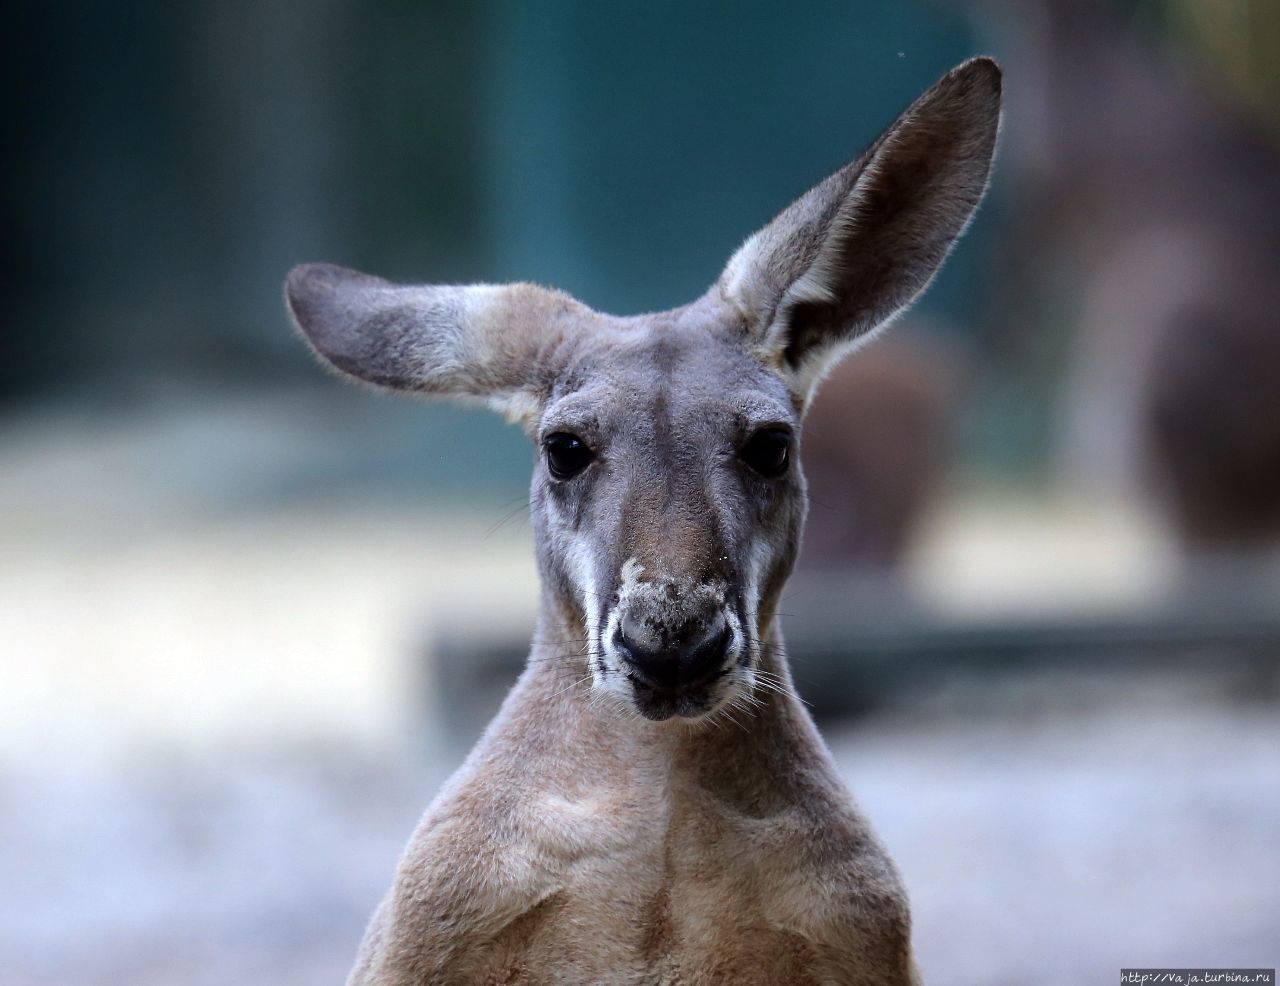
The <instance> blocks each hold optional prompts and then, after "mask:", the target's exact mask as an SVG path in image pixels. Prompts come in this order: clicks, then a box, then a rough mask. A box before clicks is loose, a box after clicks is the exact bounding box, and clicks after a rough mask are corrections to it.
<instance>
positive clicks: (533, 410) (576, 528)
mask: <svg viewBox="0 0 1280 986" xmlns="http://www.w3.org/2000/svg"><path fill="white" fill-rule="evenodd" d="M999 113H1000V72H999V69H998V68H997V67H996V66H995V64H994V63H993V62H992V61H990V60H989V59H983V58H978V59H974V60H973V61H970V62H966V63H965V64H964V65H961V66H960V67H958V68H956V69H953V70H952V71H951V72H950V73H948V74H947V75H946V76H944V77H943V78H942V79H941V80H940V81H939V82H938V83H937V84H936V85H935V86H933V88H931V89H930V90H929V91H928V92H926V93H925V94H924V95H923V96H921V97H920V98H919V99H918V100H916V102H915V103H914V104H912V106H911V107H909V108H908V109H907V110H906V112H904V113H903V114H902V115H901V116H900V117H899V118H898V119H897V120H896V121H895V122H894V123H893V124H892V125H891V126H890V127H889V129H888V130H886V131H885V132H884V133H883V134H882V135H881V136H880V137H879V138H878V139H877V140H876V141H875V142H874V143H873V144H872V145H871V147H870V148H869V149H868V150H867V151H866V152H865V153H864V154H863V155H861V156H860V157H858V158H857V159H856V160H854V161H852V162H851V163H850V164H848V165H846V166H845V167H844V168H842V169H840V170H839V171H837V172H836V173H835V174H833V175H831V176H830V177H829V178H827V179H826V180H825V181H823V182H822V183H820V184H819V185H817V186H816V187H814V188H813V189H811V190H810V191H809V192H808V193H806V194H805V195H803V196H802V197H801V198H800V199H798V200H797V201H796V202H795V203H794V204H793V205H791V206H790V207H789V208H788V209H786V210H785V211H783V212H782V213H781V214H780V215H779V216H778V217H777V218H776V219H774V220H773V222H771V223H770V224H769V225H767V226H766V227H764V228H763V229H762V230H760V231H759V232H758V233H756V234H755V235H754V236H752V237H751V238H749V239H748V240H747V241H746V243H744V244H743V246H742V247H741V248H740V249H739V250H738V252H737V253H736V254H734V256H733V257H732V258H731V259H730V261H729V263H728V266H727V267H726V268H725V270H724V273H723V274H722V275H721V277H720V279H719V280H718V281H717V282H716V283H715V284H714V285H713V286H712V288H711V289H710V290H709V291H708V292H707V293H706V295H704V296H703V297H702V298H701V299H699V300H698V301H696V302H694V303H693V304H691V305H688V306H686V307H683V308H679V309H675V310H673V311H670V312H663V313H659V314H656V315H645V316H639V317H635V318H616V317H612V316H608V315H602V314H599V313H596V312H593V311H592V310H591V309H589V308H587V307H586V306H585V305H582V304H580V303H579V302H577V301H574V300H573V299H572V298H569V297H568V296H566V295H563V294H560V293H558V292H555V291H550V290H547V289H545V288H540V287H536V286H534V285H528V284H519V285H507V286H492V285H474V286H431V285H424V286H399V285H395V284H391V283H389V282H387V281H384V280H381V279H380V278H376V277H370V276H369V275H366V274H360V273H357V272H355V271H351V270H346V269H343V268H341V267H334V266H332V265H328V264H309V265H305V266H302V267H299V268H296V269H295V270H294V271H293V272H292V273H291V274H290V275H289V279H288V281H287V283H286V291H285V293H286V300H287V302H288V305H289V310H290V312H291V313H292V315H293V318H294V321H295V322H296V324H297V325H298V327H299V329H300V330H301V331H302V333H303V335H304V336H305V337H306V339H307V341H308V342H309V343H310V344H311V345H312V347H313V348H314V349H315V351H316V352H317V353H318V354H319V355H320V356H321V357H322V358H323V359H324V360H326V361H327V362H328V363H330V364H331V365H333V366H334V367H336V368H337V369H339V370H341V371H342V372H344V373H346V374H349V375H351V376H354V377H357V378H359V379H361V380H364V381H366V382H369V383H373V384H375V385H378V386H382V387H388V388H392V389H396V390H406V391H411V392H417V393H422V394H432V395H449V396H455V397H461V398H466V399H473V400H482V401H485V402H487V403H489V404H490V405H492V406H494V407H497V408H498V409H500V410H502V411H504V412H505V413H506V414H507V415H508V417H509V418H511V419H512V420H513V421H518V422H519V423H520V424H521V425H522V426H523V427H524V429H525V431H526V432H527V433H528V435H529V436H530V438H531V439H532V440H533V442H534V443H535V445H536V446H537V450H538V456H537V464H536V467H535V471H534V478H533V490H532V503H533V518H534V524H535V528H536V532H537V539H538V561H539V566H540V568H541V571H542V575H543V578H544V582H545V586H546V590H547V592H548V593H550V595H551V597H552V599H553V601H554V602H555V603H556V604H557V605H556V606H555V608H554V612H555V613H556V618H557V619H559V617H560V616H562V615H563V616H564V617H565V619H566V620H567V623H568V625H552V621H551V620H549V619H548V620H545V621H544V625H543V626H541V627H540V628H539V633H540V634H541V636H542V638H543V642H544V643H547V644H551V645H561V646H558V648H557V652H558V653H560V654H561V655H562V656H563V660H564V662H565V663H566V665H567V666H569V670H570V672H571V673H574V672H586V673H584V674H581V675H580V676H579V679H577V680H587V679H588V678H589V679H590V680H591V682H592V684H593V687H594V688H595V689H596V690H597V691H599V692H601V693H604V694H607V695H610V696H613V697H615V698H617V699H620V700H622V701H623V703H624V704H625V706H626V707H628V708H632V709H634V710H635V711H636V712H638V713H639V714H640V715H642V716H644V717H646V718H648V719H654V720H661V719H669V718H671V717H673V716H675V717H683V718H688V719H694V718H698V717H703V716H706V715H707V714H708V713H710V712H713V711H715V710H716V709H718V708H721V707H723V706H725V704H726V703H729V702H732V701H735V700H737V699H743V700H747V699H749V698H750V695H751V692H752V691H753V689H754V688H755V687H756V686H757V675H758V674H759V672H760V668H759V657H760V651H761V647H762V643H761V639H762V637H765V635H766V628H767V627H768V625H769V623H770V621H771V619H772V617H773V615H774V608H775V603H776V600H777V596H778V592H779V590H780V588H781V586H782V583H783V581H784V580H785V578H786V576H787V574H788V573H789V572H790V570H791V566H792V563H793V561H794V559H795V554H796V546H797V544H798V543H799V538H800V529H801V525H802V523H803V520H804V504H805V496H804V479H803V477H802V476H801V474H800V468H799V462H798V455H797V453H798V451H799V427H800V419H801V417H802V416H803V412H804V409H805V408H806V407H807V406H808V403H809V401H810V399H811V397H812V395H813V393H814V390H815V388H816V386H817V384H818V382H819V381H820V380H821V378H822V375H823V374H824V372H825V371H826V370H827V369H828V368H829V367H830V366H831V365H832V364H833V363H834V362H835V361H836V360H837V359H839V358H840V357H841V356H843V355H844V354H846V353H848V352H850V351H851V350H852V349H854V348H855V347H856V346H858V345H860V344H861V343H863V342H864V341H865V340H867V339H868V338H870V337H871V336H872V335H873V334H874V333H875V332H876V331H877V329H879V328H880V327H882V326H884V325H885V324H887V323H888V322H889V321H890V320H892V318H893V317H894V316H895V315H896V314H897V313H899V312H900V311H902V310H903V309H904V308H905V307H906V306H907V305H909V304H910V303H911V302H912V301H913V300H914V299H915V298H916V297H917V296H918V295H919V294H920V293H921V292H922V291H923V290H924V289H925V287H926V286H927V285H928V283H929V281H930V280H931V279H932V277H933V275H934V273H935V272H936V271H937V269H938V267H939V265H940V264H941V263H942V261H943V260H944V259H945V257H946V255H947V253H948V251H949V250H950V249H951V247H952V245H953V244H954V242H955V240H956V238H957V237H958V236H959V235H960V234H961V232H962V231H963V230H964V227H965V226H966V224H967V223H968V221H969V219H970V217H971V216H972V214H973V211H974V210H975V209H976V207H977V204H978V202H979V200H980V199H981V197H982V194H983V192H984V190H985V188H986V183H987V176H988V172H989V170H990V166H991V159H992V155H993V153H994V150H995V143H996V136H997V132H998V128H999Z"/></svg>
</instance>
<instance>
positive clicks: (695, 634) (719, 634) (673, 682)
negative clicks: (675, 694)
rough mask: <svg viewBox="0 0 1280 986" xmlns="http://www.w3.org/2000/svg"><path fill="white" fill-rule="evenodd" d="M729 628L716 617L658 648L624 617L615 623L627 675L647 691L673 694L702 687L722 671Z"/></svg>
mask: <svg viewBox="0 0 1280 986" xmlns="http://www.w3.org/2000/svg"><path fill="white" fill-rule="evenodd" d="M729 638H730V633H729V625H728V624H727V623H726V622H725V619H724V617H723V616H722V615H720V614H717V615H716V617H715V619H714V620H712V621H711V625H710V626H709V627H706V626H705V625H691V626H689V627H686V628H685V630H684V631H683V632H681V633H678V634H673V635H669V636H668V637H667V640H666V641H665V642H666V643H668V644H669V646H661V645H659V644H657V642H656V641H651V635H650V634H647V633H645V632H644V630H643V628H642V627H641V626H637V625H636V623H635V622H634V621H632V620H630V619H629V618H628V617H627V616H626V615H624V616H623V617H622V619H621V620H620V621H619V622H618V634H617V641H616V644H617V648H618V651H619V652H620V655H621V657H622V659H623V660H624V661H626V663H627V666H628V671H629V672H630V673H631V675H632V676H633V677H635V678H636V679H638V680H639V681H640V682H641V683H642V684H645V685H648V686H649V687H650V688H661V689H666V690H671V691H675V690H677V689H680V688H687V687H690V686H693V685H701V684H704V683H705V682H707V681H710V680H711V679H712V678H714V677H715V676H716V675H717V674H718V673H719V672H720V671H721V669H722V668H723V667H724V658H725V654H726V653H727V652H728V650H729Z"/></svg>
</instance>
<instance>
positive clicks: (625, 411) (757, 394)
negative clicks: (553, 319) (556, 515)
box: [544, 321, 796, 428]
mask: <svg viewBox="0 0 1280 986" xmlns="http://www.w3.org/2000/svg"><path fill="white" fill-rule="evenodd" d="M658 415H660V416H661V417H663V418H665V419H666V420H668V421H669V422H670V423H672V424H676V423H678V422H681V421H688V422H691V423H699V424H701V423H706V424H713V423H723V424H726V425H733V424H738V425H741V426H750V425H753V424H764V423H788V424H789V423H792V422H793V420H794V419H795V417H796V411H795V407H794V405H793V404H792V401H791V399H790V397H789V395H788V392H787V388H786V386H785V385H784V384H783V383H782V381H781V380H780V379H779V378H778V377H777V376H776V375H775V374H773V373H770V372H769V371H768V370H767V369H765V367H764V366H762V365H761V364H760V362H759V361H757V360H756V359H755V358H754V357H752V356H751V355H749V354H748V353H747V352H746V351H745V349H744V348H743V347H742V346H740V345H737V344H736V343H735V342H733V341H726V340H725V339H724V338H722V337H721V336H720V334H718V333H715V332H712V331H709V330H708V329H707V328H705V327H703V326H700V325H697V324H696V323H695V324H693V325H689V324H681V323H679V322H668V321H662V322H655V323H645V322H641V323H639V324H635V325H630V324H624V325H622V326H620V327H618V328H614V329H612V331H605V332H600V333H598V334H596V335H595V336H594V337H593V338H592V339H591V341H590V343H589V344H588V345H586V346H584V347H582V348H581V350H580V351H579V353H578V354H577V356H576V358H575V359H574V360H572V361H571V364H570V366H569V367H567V368H566V371H565V373H564V374H563V375H562V377H561V380H560V381H559V383H558V385H557V387H556V390H555V393H553V395H552V399H551V401H550V402H549V404H548V406H547V411H546V415H545V418H544V420H545V421H546V422H548V423H550V424H552V425H558V424H565V423H574V424H575V425H577V426H580V427H592V426H594V427H597V428H610V427H617V426H618V425H619V424H620V423H622V422H624V421H627V420H631V419H635V418H641V419H652V418H653V417H655V416H658Z"/></svg>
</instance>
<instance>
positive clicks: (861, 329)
mask: <svg viewBox="0 0 1280 986" xmlns="http://www.w3.org/2000/svg"><path fill="white" fill-rule="evenodd" d="M999 124H1000V68H999V66H997V65H996V63H995V62H994V61H992V60H991V59H990V58H975V59H972V60H971V61H968V62H965V63H964V64H963V65H960V66H958V67H957V68H954V69H952V70H951V71H950V72H948V73H947V74H946V75H945V76H943V78H942V79H940V80H939V81H938V82H937V83H936V84H935V85H934V86H933V88H931V89H930V90H929V91H928V92H926V93H925V94H924V95H923V96H921V97H920V98H919V99H917V100H916V101H915V102H914V103H913V104H912V105H911V107H910V108H909V109H908V110H907V111H906V112H905V113H903V114H902V115H901V116H900V117H898V119H897V120H896V121H894V123H893V125H892V126H890V127H889V129H888V130H886V131H885V132H884V133H883V134H882V135H881V136H880V137H879V138H878V139H877V140H876V141H875V143H874V144H872V145H871V147H870V148H869V149H868V150H867V151H866V152H865V153H864V154H863V155H862V156H861V157H859V158H858V159H857V160H855V161H853V162H851V163H850V164H848V165H846V166H845V167H844V168H842V169H841V170H839V171H837V172H836V173H835V174H833V175H831V176H830V177H829V178H828V179H827V180H826V181H824V182H822V184H820V185H818V186H817V187H815V188H813V189H811V190H810V191H809V192H808V193H807V194H805V195H804V196H802V197H801V198H800V199H799V200H797V201H796V202H795V203H794V204H792V205H791V206H790V207H789V208H787V209H786V210H785V211H784V212H782V214H781V215H779V216H778V217H777V218H776V219H774V220H773V222H771V223H770V224H769V225H768V226H766V227H765V228H764V229H762V230H760V231H759V232H758V233H756V234H755V235H754V236H752V237H751V238H750V239H749V240H747V242H746V243H744V244H743V246H742V247H741V249H739V250H738V252H737V253H736V254H735V255H734V256H733V258H732V259H731V260H730V261H729V264H728V266H727V267H726V268H725V271H724V274H723V275H722V276H721V278H720V281H719V283H718V285H717V287H718V289H719V292H720V294H721V296H722V297H723V298H724V299H725V300H726V301H728V302H729V303H730V304H732V305H733V306H734V307H736V308H737V309H738V310H739V311H740V312H741V313H742V315H743V316H744V318H745V320H746V324H747V334H748V345H749V346H750V347H751V348H752V350H753V351H754V352H756V353H757V355H758V356H759V357H760V358H761V359H762V360H763V361H764V362H765V363H766V364H767V365H770V366H772V367H774V368H775V369H777V370H778V371H779V372H781V373H782V374H783V376H784V377H785V378H786V379H787V381H788V384H789V386H790V387H791V390H792V392H793V393H794V394H795V395H796V396H797V398H798V399H799V400H800V402H801V403H802V404H807V402H808V400H809V399H810V397H812V394H813V391H814V389H815V388H816V386H817V383H818V381H819V380H820V379H821V378H822V375H823V373H824V372H825V371H826V370H827V369H829V368H830V367H831V366H832V365H833V364H834V363H835V362H836V361H837V360H838V359H839V358H840V356H842V355H844V354H845V353H847V352H848V351H849V350H850V349H852V348H853V347H854V346H855V345H856V344H857V343H859V342H861V341H862V340H864V339H866V338H868V337H869V335H870V334H871V333H872V332H873V331H874V330H875V329H877V328H879V327H880V326H882V325H884V324H885V323H887V322H888V321H889V320H890V319H892V318H893V317H894V316H895V315H897V314H898V313H899V312H901V311H902V310H903V309H904V308H906V307H907V306H908V305H909V304H911V302H912V301H914V300H915V299H916V298H917V297H918V296H919V295H920V294H921V292H923V291H924V289H925V288H926V287H928V285H929V282H930V281H931V280H932V279H933V276H934V274H936V273H937V271H938V268H939V267H940V266H941V265H942V262H943V261H944V260H945V259H946V256H947V254H948V252H949V251H950V250H951V247H952V245H953V244H954V243H955V241H956V239H957V238H958V237H959V236H960V234H961V233H962V232H963V231H964V229H965V227H966V226H967V225H968V223H969V220H970V218H971V217H972V216H973V213H974V210H975V209H976V208H977V206H978V203H979V201H981V199H982V195H983V193H984V192H985V191H986V187H987V178H988V175H989V174H990V171H991V161H992V157H993V156H994V154H995V146H996V137H997V133H998V131H999Z"/></svg>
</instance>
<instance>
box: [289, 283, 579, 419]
mask: <svg viewBox="0 0 1280 986" xmlns="http://www.w3.org/2000/svg"><path fill="white" fill-rule="evenodd" d="M285 302H286V304H287V306H288V308H289V313H290V315H291V316H292V318H293V321H294V324H295V325H296V326H297V328H298V330H299V332H300V333H301V335H302V337H303V338H304V339H305V340H306V341H307V343H308V344H309V345H310V346H311V348H312V350H313V351H314V352H315V353H316V354H317V355H318V356H319V357H320V358H321V359H322V360H323V361H324V362H325V363H326V364H328V365H329V366H332V367H333V368H335V369H337V370H338V371H340V372H341V373H343V374H344V375H346V376H350V377H354V378H355V379H357V380H360V381H363V382H365V383H369V384H373V385H374V386H377V387H383V388H387V389H391V390H401V391H410V392H414V393H420V394H426V395H441V396H451V397H462V398H474V399H479V400H483V401H484V402H486V403H488V404H490V405H493V406H495V407H496V408H498V409H499V410H501V411H503V412H504V413H506V414H507V416H508V417H509V418H512V419H513V420H519V421H524V420H525V419H527V418H528V417H529V416H530V415H532V414H533V413H534V411H535V409H536V407H537V406H538V404H539V403H540V401H541V400H542V399H543V398H544V397H545V393H544V391H545V388H546V387H547V386H549V383H550V381H551V379H552V378H553V376H554V371H555V367H556V366H557V365H558V363H557V360H560V359H562V358H563V353H564V349H565V345H566V341H567V339H568V338H569V337H570V336H571V335H572V334H573V333H574V332H575V330H576V327H577V325H578V323H579V322H580V321H581V320H582V319H583V317H584V316H589V315H590V312H589V309H587V308H586V306H585V305H582V304H580V303H579V302H577V301H575V300H574V299H573V298H570V297H569V296H568V295H565V294H561V293H559V292H557V291H552V290H549V289H547V288H543V287H539V286H538V285H535V284H507V285H492V284H474V285H430V284H428V285H400V284H393V283H392V282H390V281H386V280H383V279H382V278H380V277H374V276H372V275H370V274H362V273H360V272H359V271H355V270H350V269H348V268H345V267H338V266H336V265H334V264H303V265H302V266H300V267H295V268H294V269H293V270H292V271H290V272H289V276H288V278H287V279H286V280H285Z"/></svg>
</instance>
